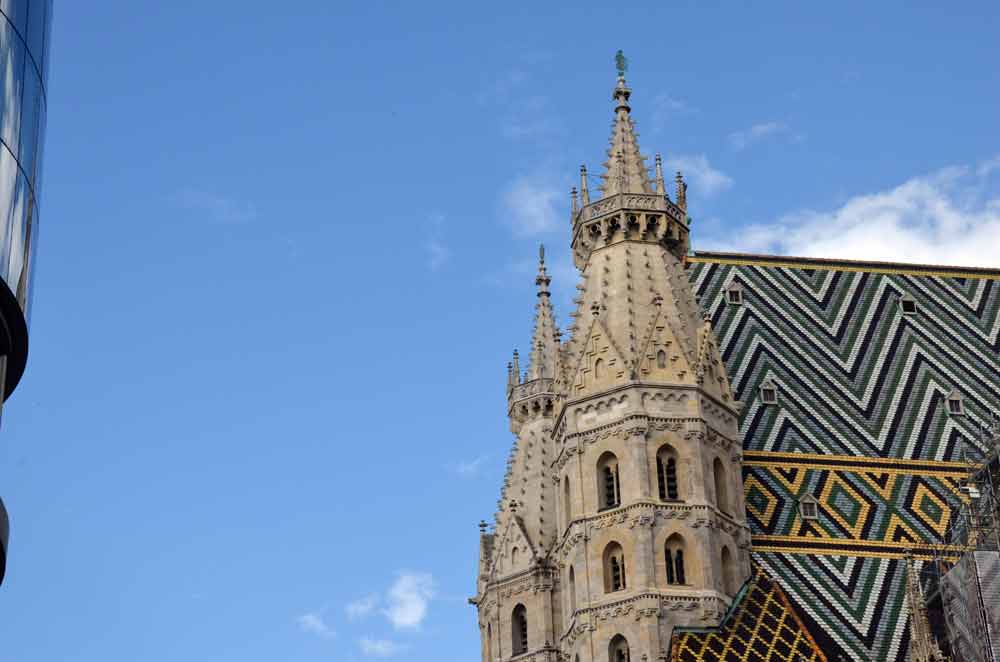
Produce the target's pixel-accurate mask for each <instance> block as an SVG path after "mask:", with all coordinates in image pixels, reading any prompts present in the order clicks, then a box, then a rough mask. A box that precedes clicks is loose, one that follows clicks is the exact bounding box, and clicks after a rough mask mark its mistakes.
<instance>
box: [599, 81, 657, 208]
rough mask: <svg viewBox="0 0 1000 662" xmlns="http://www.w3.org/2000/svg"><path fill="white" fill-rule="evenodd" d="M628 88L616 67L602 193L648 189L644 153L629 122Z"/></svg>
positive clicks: (647, 171) (638, 191) (630, 94)
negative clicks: (608, 144)
mask: <svg viewBox="0 0 1000 662" xmlns="http://www.w3.org/2000/svg"><path fill="white" fill-rule="evenodd" d="M630 96H632V90H631V89H630V88H629V87H628V85H627V84H626V83H625V73H624V71H622V70H621V69H619V73H618V84H617V85H615V89H614V93H613V94H612V98H613V99H614V101H615V119H614V122H612V124H611V146H610V147H609V148H608V160H607V161H605V162H604V174H603V175H601V178H602V179H603V180H604V183H603V184H602V185H601V192H602V194H603V195H604V197H608V196H609V195H614V194H616V193H652V192H653V191H652V190H651V188H650V186H649V169H648V168H647V167H646V157H645V156H643V155H642V154H641V153H640V152H639V141H638V138H637V137H638V134H636V132H635V123H634V122H632V116H631V115H630V114H629V113H630V112H631V106H629V103H628V100H629V97H630Z"/></svg>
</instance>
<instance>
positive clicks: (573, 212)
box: [569, 186, 579, 222]
mask: <svg viewBox="0 0 1000 662" xmlns="http://www.w3.org/2000/svg"><path fill="white" fill-rule="evenodd" d="M569 197H570V199H571V200H572V204H571V206H570V209H569V220H570V221H571V222H572V221H575V220H576V212H577V211H579V207H578V206H577V204H576V187H575V186H574V187H573V188H571V189H570V190H569Z"/></svg>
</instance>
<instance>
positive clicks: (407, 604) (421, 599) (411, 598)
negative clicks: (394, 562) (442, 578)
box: [383, 572, 434, 630]
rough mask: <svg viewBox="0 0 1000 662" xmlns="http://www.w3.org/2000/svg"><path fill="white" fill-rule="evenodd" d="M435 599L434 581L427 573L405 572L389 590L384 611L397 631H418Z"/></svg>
mask: <svg viewBox="0 0 1000 662" xmlns="http://www.w3.org/2000/svg"><path fill="white" fill-rule="evenodd" d="M433 597H434V580H433V578H432V577H431V576H430V575H429V574H426V573H410V572H404V573H401V574H400V575H399V577H397V578H396V581H395V582H394V583H393V585H392V586H391V587H390V588H389V593H388V595H387V596H386V600H387V602H388V603H389V604H388V607H386V609H384V610H383V613H384V614H385V616H386V618H388V619H389V622H390V623H392V626H393V627H394V628H396V629H397V630H407V629H411V630H412V629H416V628H419V627H420V624H421V623H423V621H424V618H426V616H427V607H428V603H429V602H430V600H431V599H432V598H433Z"/></svg>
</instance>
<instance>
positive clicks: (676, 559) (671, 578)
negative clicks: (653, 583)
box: [664, 533, 687, 586]
mask: <svg viewBox="0 0 1000 662" xmlns="http://www.w3.org/2000/svg"><path fill="white" fill-rule="evenodd" d="M684 549H685V545H684V538H682V537H681V535H680V534H679V533H675V534H674V535H672V536H670V537H669V538H667V542H666V544H665V545H664V557H665V558H664V561H665V563H666V571H667V584H670V585H671V586H682V585H684V584H687V574H686V572H685V568H684Z"/></svg>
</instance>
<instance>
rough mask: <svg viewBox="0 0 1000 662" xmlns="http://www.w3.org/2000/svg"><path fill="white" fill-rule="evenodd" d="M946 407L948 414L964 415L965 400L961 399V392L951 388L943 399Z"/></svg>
mask: <svg viewBox="0 0 1000 662" xmlns="http://www.w3.org/2000/svg"><path fill="white" fill-rule="evenodd" d="M945 402H946V404H947V407H948V414H949V415H951V416H964V415H965V401H964V400H962V394H961V393H959V392H958V391H957V390H953V391H952V392H951V393H949V394H948V397H947V398H946V399H945Z"/></svg>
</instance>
